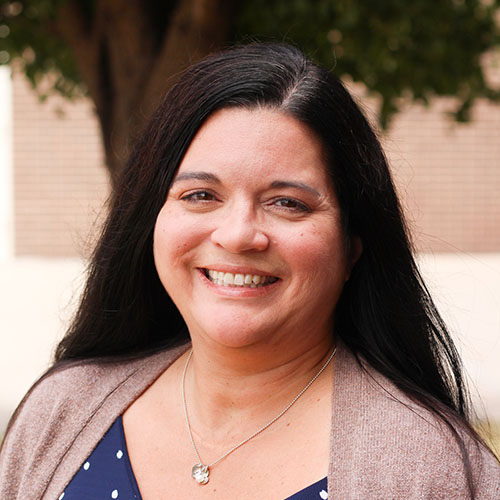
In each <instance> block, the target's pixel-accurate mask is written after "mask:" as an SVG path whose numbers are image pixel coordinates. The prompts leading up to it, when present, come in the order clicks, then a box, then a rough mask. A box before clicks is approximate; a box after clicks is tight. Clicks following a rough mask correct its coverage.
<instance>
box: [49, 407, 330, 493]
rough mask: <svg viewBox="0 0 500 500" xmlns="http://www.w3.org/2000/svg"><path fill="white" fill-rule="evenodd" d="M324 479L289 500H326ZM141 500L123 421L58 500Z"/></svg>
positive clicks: (119, 418) (84, 465) (120, 419)
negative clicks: (129, 455)
mask: <svg viewBox="0 0 500 500" xmlns="http://www.w3.org/2000/svg"><path fill="white" fill-rule="evenodd" d="M327 498H328V493H327V478H326V477H325V478H323V479H321V480H320V481H318V482H317V483H314V484H312V485H310V486H308V487H307V488H304V489H303V490H301V491H299V492H298V493H295V494H294V495H292V496H291V497H288V498H287V499H286V500H326V499H327ZM63 499H64V500H108V499H118V500H142V499H141V494H140V493H139V488H138V486H137V481H136V480H135V476H134V472H133V471H132V466H131V464H130V460H129V457H128V452H127V445H126V442H125V433H124V432H123V422H122V417H121V416H120V417H118V418H117V419H116V421H115V423H114V424H113V425H112V426H111V427H110V429H109V430H108V432H107V433H106V434H105V435H104V437H103V438H102V439H101V441H100V442H99V444H98V445H97V446H96V448H95V450H94V451H93V452H92V454H91V455H90V456H89V457H88V458H87V460H86V461H85V463H84V464H83V465H82V466H81V467H80V469H79V470H78V472H77V473H76V474H75V476H74V477H73V479H72V480H71V482H70V483H69V484H68V486H67V487H66V490H65V491H64V493H62V494H61V495H60V497H59V499H58V500H63Z"/></svg>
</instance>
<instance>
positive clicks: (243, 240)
mask: <svg viewBox="0 0 500 500" xmlns="http://www.w3.org/2000/svg"><path fill="white" fill-rule="evenodd" d="M256 219H257V217H256V214H255V211H254V210H253V209H252V207H251V206H249V205H242V206H238V207H234V206H233V207H231V208H230V209H229V210H228V212H226V213H225V214H224V215H222V216H221V219H220V220H219V221H218V222H217V227H216V228H215V229H214V231H213V232H212V235H211V240H212V243H214V244H215V245H217V246H219V247H222V248H224V249H225V250H227V251H228V252H231V253H241V252H251V251H253V252H262V251H264V250H266V249H267V247H268V246H269V238H268V236H267V235H266V233H265V232H264V231H263V230H262V227H259V224H258V221H257V220H256Z"/></svg>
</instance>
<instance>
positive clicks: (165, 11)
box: [57, 0, 234, 186]
mask: <svg viewBox="0 0 500 500" xmlns="http://www.w3.org/2000/svg"><path fill="white" fill-rule="evenodd" d="M165 3H168V5H166V6H161V7H159V6H158V4H161V2H159V3H158V2H155V0H98V1H97V2H96V3H95V7H94V8H93V10H92V11H88V10H85V5H87V2H85V1H83V0H67V1H66V2H64V3H63V4H62V6H61V8H60V11H59V16H58V19H57V29H58V31H59V33H60V35H61V36H62V37H63V38H64V39H65V41H66V42H67V43H68V44H69V46H70V48H71V50H72V52H73V54H74V57H75V60H76V63H77V66H78V69H79V71H80V74H81V77H82V80H83V81H84V82H85V84H86V85H87V89H88V93H89V96H90V98H91V99H92V100H93V102H94V105H95V111H96V114H97V117H98V119H99V123H100V127H101V132H102V142H103V147H104V151H105V157H106V164H107V168H108V172H109V177H110V180H111V184H112V186H114V185H115V184H116V181H117V178H118V176H119V174H120V171H121V169H122V168H123V166H124V164H125V162H126V159H127V157H128V155H129V153H130V151H131V149H132V148H133V145H134V141H135V139H136V138H137V137H138V135H139V134H140V132H141V130H142V128H143V127H144V125H145V123H146V122H147V120H148V119H149V117H150V116H151V114H152V112H153V110H154V109H155V107H156V106H157V104H158V103H159V100H160V99H161V97H162V95H163V94H164V93H165V91H166V90H167V89H168V87H169V86H171V85H172V84H173V83H174V82H175V80H176V77H177V75H178V74H179V73H180V71H181V70H182V69H184V68H185V67H187V66H188V65H189V64H191V63H192V62H194V61H196V60H198V59H200V58H201V57H203V56H205V55H206V54H208V53H209V52H211V51H213V50H215V49H216V48H218V47H220V46H221V45H222V44H223V43H224V41H225V40H226V37H227V34H228V31H229V29H230V25H231V20H232V13H233V8H232V5H234V3H233V2H231V0H177V1H170V2H165Z"/></svg>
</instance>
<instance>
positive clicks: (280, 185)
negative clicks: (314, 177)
mask: <svg viewBox="0 0 500 500" xmlns="http://www.w3.org/2000/svg"><path fill="white" fill-rule="evenodd" d="M270 186H271V187H272V188H275V189H280V188H287V187H291V188H297V189H303V190H305V191H309V192H310V193H312V194H313V195H314V196H317V197H318V198H319V197H320V196H321V195H320V194H319V193H318V191H316V189H314V188H313V187H311V186H308V185H307V184H304V183H302V182H294V181H273V182H271V184H270Z"/></svg>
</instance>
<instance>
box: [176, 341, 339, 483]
mask: <svg viewBox="0 0 500 500" xmlns="http://www.w3.org/2000/svg"><path fill="white" fill-rule="evenodd" d="M336 352H337V348H335V349H334V350H333V352H332V353H331V354H330V356H329V357H328V359H327V360H326V362H325V363H324V365H323V366H322V367H321V368H320V370H319V371H318V373H316V375H314V377H313V378H312V379H311V380H310V381H309V382H308V383H307V385H306V386H305V387H304V388H303V389H302V390H301V391H300V392H299V393H298V394H297V395H296V396H295V397H294V398H293V399H292V400H291V401H290V403H288V405H286V406H285V408H283V410H281V412H280V413H278V415H276V416H275V417H274V418H273V419H272V420H270V421H269V422H268V423H267V424H265V425H263V426H262V427H261V428H260V429H258V430H257V431H255V432H254V433H253V434H251V435H250V436H248V437H247V438H246V439H244V440H243V441H241V442H240V443H238V444H237V445H236V446H233V447H232V448H231V449H230V450H229V451H227V452H226V453H224V455H222V456H221V457H219V458H218V459H217V460H215V461H214V462H212V463H211V464H208V465H203V462H202V460H201V457H200V454H199V452H198V448H197V447H196V444H195V442H194V439H193V433H192V431H191V424H190V422H189V415H188V409H187V404H186V388H185V385H186V372H187V368H188V366H189V361H190V360H191V356H192V354H193V350H192V349H191V350H190V351H189V354H188V357H187V359H186V364H185V365H184V371H183V373H182V403H183V406H184V416H185V418H186V426H187V430H188V433H189V439H190V441H191V445H192V446H193V449H194V452H195V454H196V457H197V458H198V462H199V463H198V464H196V465H194V466H193V469H192V476H193V478H194V479H196V481H198V483H199V484H206V483H208V477H209V471H210V469H211V468H212V467H213V466H214V465H216V464H217V463H219V462H220V461H221V460H223V459H224V458H226V457H227V456H228V455H230V454H231V453H233V451H236V450H237V449H238V448H240V447H241V446H243V445H244V444H246V443H248V441H250V440H251V439H253V438H254V437H255V436H257V435H259V434H260V433H261V432H263V431H265V430H266V429H267V428H268V427H270V426H271V425H273V424H274V422H276V420H278V419H280V418H281V417H282V416H283V415H284V414H285V413H286V412H287V411H288V410H289V409H290V408H291V407H292V406H293V405H294V404H295V403H296V402H297V400H298V399H299V398H300V397H301V396H302V395H303V394H304V392H306V391H307V389H309V387H311V385H312V384H313V383H314V382H315V380H316V379H317V378H318V377H319V376H320V375H321V374H322V373H323V371H324V370H325V369H326V367H327V366H328V365H329V364H330V361H331V360H332V359H333V357H334V356H335V353H336Z"/></svg>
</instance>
